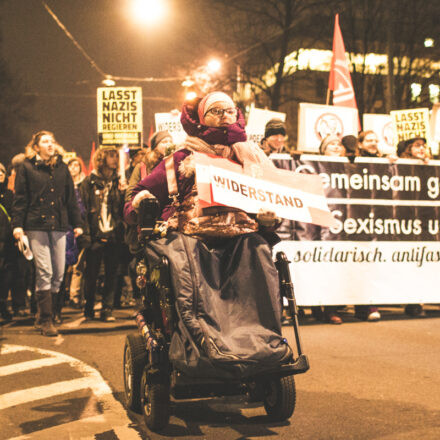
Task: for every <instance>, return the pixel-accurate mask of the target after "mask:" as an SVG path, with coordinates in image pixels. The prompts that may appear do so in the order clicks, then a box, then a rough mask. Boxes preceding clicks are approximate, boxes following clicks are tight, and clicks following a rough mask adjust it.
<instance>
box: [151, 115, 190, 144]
mask: <svg viewBox="0 0 440 440" xmlns="http://www.w3.org/2000/svg"><path fill="white" fill-rule="evenodd" d="M154 121H155V123H156V131H164V130H167V131H169V133H170V134H171V136H172V138H173V141H174V143H175V144H176V145H179V144H181V143H183V141H184V140H185V138H186V133H185V130H184V129H183V127H182V124H181V122H180V112H177V111H176V112H169V113H155V115H154Z"/></svg>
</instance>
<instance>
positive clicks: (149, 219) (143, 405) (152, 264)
mask: <svg viewBox="0 0 440 440" xmlns="http://www.w3.org/2000/svg"><path fill="white" fill-rule="evenodd" d="M158 216H159V207H158V204H157V201H156V200H155V199H146V200H143V201H142V202H141V206H140V210H139V215H138V217H139V218H140V226H139V227H140V237H141V239H142V242H143V248H144V252H142V255H141V256H140V258H138V263H137V267H136V273H137V281H136V282H137V285H138V287H139V288H140V289H141V291H142V302H143V305H142V308H141V309H140V310H139V311H137V313H136V315H135V320H136V323H137V326H138V330H139V331H138V333H137V334H129V335H127V337H126V340H125V346H124V356H123V374H124V390H125V399H126V404H127V406H128V408H129V409H131V410H133V411H135V412H138V413H141V414H142V415H143V417H144V420H145V423H146V425H147V427H148V428H149V429H150V430H152V431H160V430H162V429H164V428H165V427H166V426H167V425H168V421H169V417H170V398H171V396H172V398H174V399H175V400H179V399H193V398H206V397H221V396H234V395H246V396H247V398H248V400H249V401H251V402H262V404H263V405H264V408H265V410H266V413H267V415H268V417H269V419H270V420H271V421H277V422H279V421H285V420H287V419H289V418H290V417H291V416H292V415H293V412H294V409H295V403H296V390H295V380H294V375H296V374H300V373H305V372H306V371H307V370H308V369H309V362H308V358H307V356H306V355H305V354H303V352H302V347H301V340H300V335H299V329H298V309H297V306H296V302H295V297H294V290H293V284H292V281H291V278H290V271H289V261H288V259H287V257H286V255H285V254H284V253H283V252H278V253H277V255H276V260H275V267H276V270H277V273H278V280H279V289H280V293H281V298H280V301H281V303H282V300H283V298H286V299H287V302H288V311H289V314H290V316H291V318H292V321H291V322H292V326H293V330H294V335H295V345H296V350H290V347H289V350H290V353H291V356H290V358H289V359H288V361H286V362H284V363H283V364H281V365H276V366H272V367H267V366H265V368H263V369H261V370H260V371H256V370H253V371H251V372H250V373H248V374H242V375H240V374H239V375H237V374H235V375H231V374H230V373H229V372H227V371H226V373H225V371H223V370H222V371H221V372H220V371H219V372H218V373H219V374H216V371H215V368H214V374H213V373H212V372H211V374H207V375H206V376H204V375H199V374H198V373H196V374H192V370H191V366H189V367H188V368H189V369H187V370H185V369H182V368H179V366H178V365H177V364H176V362H175V361H173V359H171V358H170V346H171V344H172V343H173V334H174V333H175V332H177V331H178V330H179V329H181V328H182V317H181V314H180V313H179V310H178V305H177V304H176V292H174V289H173V283H172V281H171V278H172V274H171V271H172V270H173V269H172V267H171V263H170V258H168V257H167V256H165V255H160V253H157V252H153V251H152V248H153V247H154V246H153V244H154V242H155V241H156V240H160V239H161V237H160V235H161V232H160V229H158V223H157V222H156V219H157V218H158ZM281 310H282V308H281ZM284 341H285V343H286V344H287V341H286V340H285V339H284ZM199 351H200V352H201V353H203V347H199ZM294 352H295V353H294Z"/></svg>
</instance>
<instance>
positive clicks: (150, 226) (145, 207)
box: [138, 198, 160, 238]
mask: <svg viewBox="0 0 440 440" xmlns="http://www.w3.org/2000/svg"><path fill="white" fill-rule="evenodd" d="M159 216H160V206H159V202H158V201H157V199H156V198H148V199H143V200H142V201H141V203H140V204H139V212H138V218H139V226H140V232H141V236H142V238H148V237H151V235H153V233H154V230H155V226H156V222H157V220H158V218H159Z"/></svg>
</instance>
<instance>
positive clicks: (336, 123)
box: [297, 102, 358, 153]
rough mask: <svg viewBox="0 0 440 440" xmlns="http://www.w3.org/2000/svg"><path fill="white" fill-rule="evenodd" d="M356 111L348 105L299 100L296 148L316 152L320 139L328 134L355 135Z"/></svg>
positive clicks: (356, 125) (356, 128) (356, 127)
mask: <svg viewBox="0 0 440 440" xmlns="http://www.w3.org/2000/svg"><path fill="white" fill-rule="evenodd" d="M357 132H358V111H357V109H354V108H350V107H339V106H333V105H318V104H309V103H305V102H301V103H300V104H299V118H298V148H297V149H298V150H300V151H305V152H310V153H318V152H319V145H320V144H321V141H322V139H324V138H325V137H326V136H327V135H329V134H334V135H337V136H339V137H342V136H346V135H348V134H352V135H355V136H357Z"/></svg>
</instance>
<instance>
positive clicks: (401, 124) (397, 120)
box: [390, 108, 430, 142]
mask: <svg viewBox="0 0 440 440" xmlns="http://www.w3.org/2000/svg"><path fill="white" fill-rule="evenodd" d="M390 114H391V119H392V121H393V130H394V135H395V137H394V139H395V140H396V142H400V141H406V140H407V139H412V138H415V137H422V138H425V139H426V140H427V142H429V134H430V133H429V110H428V109H427V108H414V109H409V110H393V111H392V112H390Z"/></svg>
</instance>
